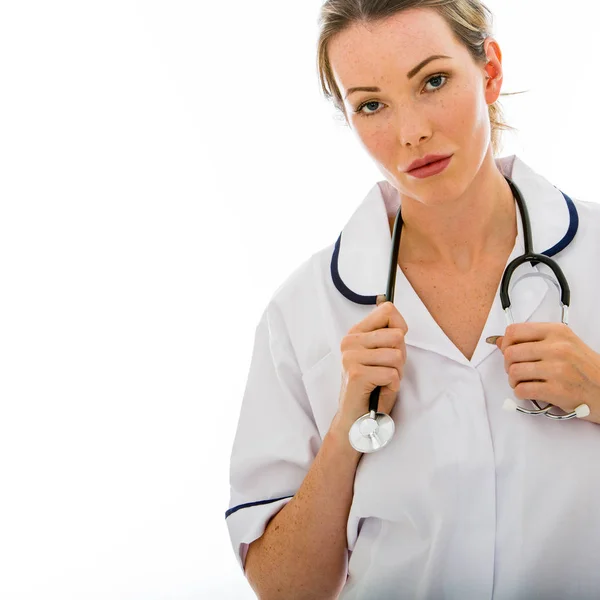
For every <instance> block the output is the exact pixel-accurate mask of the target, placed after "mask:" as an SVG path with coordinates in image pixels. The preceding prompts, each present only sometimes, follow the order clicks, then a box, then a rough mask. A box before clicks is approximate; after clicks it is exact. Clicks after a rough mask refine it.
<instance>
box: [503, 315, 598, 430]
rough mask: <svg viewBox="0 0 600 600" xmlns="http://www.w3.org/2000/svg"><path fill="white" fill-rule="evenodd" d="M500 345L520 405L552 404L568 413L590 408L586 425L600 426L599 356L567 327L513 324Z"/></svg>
mask: <svg viewBox="0 0 600 600" xmlns="http://www.w3.org/2000/svg"><path fill="white" fill-rule="evenodd" d="M496 346H497V347H498V348H499V349H500V351H501V352H502V354H503V355H504V370H505V371H506V372H507V373H508V381H509V383H510V386H511V387H512V388H513V389H514V394H515V396H516V397H517V398H519V399H521V400H528V399H532V400H538V401H539V402H543V403H548V402H549V403H550V404H553V405H554V406H557V407H558V408H561V409H562V410H564V411H566V412H571V411H573V410H575V409H576V408H577V407H578V406H579V405H580V404H587V405H588V406H589V407H590V415H589V416H587V417H584V418H583V419H582V420H583V421H591V422H593V423H598V424H600V354H599V353H598V352H595V351H594V350H592V349H591V348H590V347H589V346H587V345H586V344H584V343H583V341H582V340H581V339H580V338H579V337H577V335H575V333H573V330H572V329H570V328H569V326H568V325H565V324H564V323H514V324H513V325H509V326H508V327H507V328H506V331H505V333H504V335H503V336H500V337H499V338H498V339H497V340H496Z"/></svg>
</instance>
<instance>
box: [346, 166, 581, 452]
mask: <svg viewBox="0 0 600 600" xmlns="http://www.w3.org/2000/svg"><path fill="white" fill-rule="evenodd" d="M504 178H505V179H506V181H507V182H508V184H509V186H510V188H511V190H512V193H513V196H514V198H515V199H516V201H517V205H518V206H519V211H520V213H521V221H522V224H523V237H524V238H525V253H524V254H522V255H521V256H519V257H517V258H515V259H514V260H513V261H511V262H510V263H509V265H508V266H507V267H506V269H505V270H504V273H503V275H502V281H501V284H500V300H501V302H502V308H503V310H504V314H505V316H506V323H507V326H508V325H511V324H513V323H514V320H513V315H512V311H511V303H510V297H509V285H510V279H511V277H512V275H513V273H514V272H515V270H516V269H517V268H518V267H519V266H520V265H522V264H523V263H525V262H527V261H529V262H531V266H532V267H534V266H535V265H536V264H537V263H540V262H541V263H543V264H545V265H546V266H547V267H548V268H549V269H550V270H551V271H552V272H553V273H554V275H555V277H556V279H557V280H558V283H557V282H556V281H555V280H554V279H553V278H552V277H550V276H549V275H546V274H545V273H528V274H526V275H524V276H523V277H521V278H520V279H519V280H518V281H520V280H521V279H523V278H525V277H532V276H537V277H544V278H545V279H547V280H549V281H551V282H552V283H553V284H554V285H555V286H556V287H557V289H558V291H559V293H560V303H561V308H562V317H561V320H562V323H564V324H565V325H568V318H569V305H570V302H571V291H570V289H569V284H568V283H567V279H566V277H565V275H564V273H563V272H562V269H561V268H560V267H559V266H558V264H557V263H556V262H555V261H554V260H552V259H551V258H550V257H549V256H546V255H545V254H536V253H534V252H533V251H532V247H533V241H532V234H531V223H530V220H529V211H528V210H527V206H526V204H525V201H524V200H523V196H522V194H521V192H520V190H519V188H518V187H517V186H516V185H515V183H514V182H513V181H512V180H511V179H510V178H509V177H507V176H506V175H504ZM401 209H402V206H400V207H399V208H398V212H397V213H396V220H395V222H394V229H393V233H392V252H391V256H390V267H389V274H388V282H387V290H386V293H385V301H387V302H394V291H395V287H396V273H397V270H398V251H399V248H400V234H401V231H402V224H403V221H402V214H401ZM380 390H381V388H380V387H376V388H375V389H374V390H373V391H372V392H371V395H370V397H369V412H368V413H367V414H365V415H363V416H362V417H359V418H358V419H357V420H356V421H355V422H354V423H353V425H352V427H351V428H350V432H349V434H348V435H349V438H350V444H351V445H352V447H353V448H354V449H355V450H358V451H359V452H364V453H370V452H376V451H377V450H381V449H382V448H384V447H385V446H387V444H389V442H390V440H391V439H392V437H393V436H394V431H395V426H394V421H393V419H392V418H391V417H390V416H389V415H388V414H386V413H382V412H378V410H377V409H378V405H379V393H380ZM528 401H529V402H532V403H533V404H534V405H535V406H536V408H535V409H527V408H523V407H522V406H519V405H518V404H517V403H516V402H515V401H514V400H512V399H511V398H507V399H506V400H505V402H504V406H503V408H504V409H506V410H510V411H518V412H522V413H525V414H528V415H545V416H546V417H548V418H550V419H555V420H565V419H573V418H574V417H577V418H580V419H581V418H583V417H587V416H588V415H589V414H590V408H589V406H588V405H587V404H581V405H580V406H578V407H577V408H576V409H575V410H574V411H572V412H570V413H565V414H556V413H552V412H550V411H551V409H553V408H557V407H555V406H553V405H552V404H548V406H545V407H544V408H542V407H541V406H540V405H539V404H538V401H537V400H532V399H530V400H528ZM559 410H560V409H559ZM563 412H564V411H563Z"/></svg>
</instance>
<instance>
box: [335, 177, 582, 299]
mask: <svg viewBox="0 0 600 600" xmlns="http://www.w3.org/2000/svg"><path fill="white" fill-rule="evenodd" d="M555 187H556V186H555ZM556 189H558V188H556ZM559 191H560V193H561V194H562V195H563V197H564V198H565V201H566V203H567V207H568V209H569V228H568V229H567V233H566V234H565V236H564V237H563V239H562V240H560V242H558V244H555V245H554V246H552V248H549V249H548V250H545V251H544V252H542V254H544V255H545V256H548V257H551V256H554V255H555V254H558V253H559V252H561V251H562V250H564V249H565V248H566V247H567V246H568V245H569V244H570V243H571V242H572V241H573V238H574V237H575V234H576V233H577V229H578V228H579V214H578V213H577V208H576V207H575V203H574V202H573V200H571V198H569V196H567V194H565V193H564V192H563V191H561V190H559ZM341 241H342V234H341V233H340V236H339V237H338V239H337V242H336V243H335V248H334V250H333V255H332V257H331V279H332V280H333V284H334V285H335V287H336V288H337V290H338V292H339V293H340V294H342V296H344V297H346V298H347V299H348V300H351V301H352V302H355V303H356V304H367V305H368V304H377V295H375V296H361V295H360V294H357V293H356V292H353V291H352V290H351V289H350V288H349V287H348V286H347V285H346V284H345V283H344V282H343V281H342V278H341V277H340V272H339V266H338V261H339V255H340V245H341Z"/></svg>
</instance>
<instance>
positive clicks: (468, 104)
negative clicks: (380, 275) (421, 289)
mask: <svg viewBox="0 0 600 600" xmlns="http://www.w3.org/2000/svg"><path fill="white" fill-rule="evenodd" d="M484 49H485V52H486V54H487V59H488V62H487V64H484V63H476V62H475V61H474V60H473V58H472V57H471V55H470V54H469V52H468V50H467V49H466V48H465V47H464V46H463V45H462V44H461V43H460V42H459V41H457V40H456V39H455V38H454V37H453V34H452V31H451V29H450V28H449V26H448V25H447V24H446V22H445V21H444V19H443V18H442V17H441V16H440V15H438V14H437V13H436V12H435V11H434V10H433V9H430V8H425V9H410V10H407V11H403V12H400V13H398V14H396V15H394V16H393V17H390V18H388V19H386V20H383V21H380V22H377V23H369V24H367V25H364V24H353V25H352V26H351V27H349V28H348V29H347V30H345V31H343V32H341V33H339V34H337V35H336V36H335V37H334V38H332V40H331V41H330V45H329V59H330V62H331V65H332V71H333V74H334V77H335V80H336V83H337V85H338V88H339V90H340V92H341V94H342V97H344V96H345V95H346V91H347V90H348V89H349V88H350V87H355V86H373V87H375V86H377V87H379V88H380V89H381V91H380V92H365V91H359V92H354V93H353V94H351V95H350V96H349V97H348V98H347V99H345V100H344V110H345V113H346V116H347V121H348V124H349V126H350V128H351V129H352V131H353V132H354V133H355V135H356V136H357V138H358V140H359V142H360V143H361V145H362V147H363V148H364V149H365V150H366V152H367V154H368V155H369V156H370V157H371V158H372V160H373V161H374V162H375V164H376V165H377V167H378V169H379V170H380V171H381V173H382V174H383V175H384V176H385V178H386V179H387V181H389V183H390V184H391V185H392V186H394V188H396V189H397V190H398V192H399V194H400V196H401V200H402V216H403V220H404V228H403V232H402V238H401V247H400V254H401V255H402V256H403V260H405V261H406V262H407V263H408V262H411V261H413V260H414V261H417V260H418V261H419V262H421V263H431V264H438V265H439V264H442V263H443V264H446V266H447V267H449V268H457V269H459V270H460V271H462V272H464V271H465V270H468V269H471V268H475V267H476V265H477V264H478V263H479V264H481V263H482V262H483V261H485V260H489V258H490V256H496V255H497V254H498V252H499V251H502V252H504V249H505V248H506V247H507V246H510V247H512V242H514V238H515V236H516V233H517V228H516V209H515V203H514V199H513V197H512V193H511V190H510V188H509V186H508V184H507V182H506V181H505V179H504V177H503V176H502V174H501V173H500V171H499V170H498V168H497V166H496V164H495V162H494V155H493V151H492V148H491V144H490V140H491V127H490V122H489V114H488V105H489V104H493V103H494V102H495V101H496V100H497V99H498V97H499V95H500V91H501V87H502V63H501V60H502V54H501V51H500V47H499V45H498V43H497V42H496V41H495V40H494V39H493V38H491V37H488V38H487V39H486V40H485V44H484ZM432 54H444V55H447V56H449V57H451V58H450V59H438V60H435V61H432V62H430V63H429V64H428V65H427V66H425V67H424V68H423V69H422V70H421V71H419V72H418V73H417V75H415V76H414V77H413V78H412V79H410V80H409V79H407V73H408V72H409V71H410V70H411V69H413V68H414V67H415V66H416V65H417V64H419V63H420V62H421V61H422V60H423V59H425V58H427V57H429V56H431V55H432ZM438 74H442V75H448V76H449V78H445V77H438V78H435V76H436V75H438ZM432 78H433V79H432ZM365 102H366V103H368V106H366V107H365V106H364V103H365ZM361 105H363V108H362V109H361V110H362V113H363V114H357V113H356V112H355V111H356V110H357V109H358V108H359V107H360V106H361ZM365 113H374V114H371V115H370V116H364V114H365ZM427 154H444V155H446V154H454V156H453V158H452V161H451V163H450V165H449V166H448V167H447V168H446V170H445V171H443V172H442V173H440V174H438V175H435V176H433V177H429V178H426V179H417V178H414V177H412V176H410V175H408V174H407V173H405V172H404V171H405V170H406V169H407V168H408V166H409V165H410V163H412V162H413V160H415V159H416V158H421V157H423V156H425V155H427ZM465 232H468V235H465Z"/></svg>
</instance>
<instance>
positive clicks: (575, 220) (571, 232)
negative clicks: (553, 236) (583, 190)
mask: <svg viewBox="0 0 600 600" xmlns="http://www.w3.org/2000/svg"><path fill="white" fill-rule="evenodd" d="M555 187H556V186H555ZM556 189H557V190H558V188H556ZM559 191H560V193H561V194H562V195H563V196H564V197H565V200H566V201H567V206H568V208H569V229H567V233H565V237H564V238H563V239H562V240H560V242H558V244H555V245H554V246H552V248H550V249H549V250H546V251H545V252H542V254H544V255H546V256H554V255H555V254H558V253H559V252H560V251H561V250H564V249H565V248H566V247H567V246H568V245H569V244H570V243H571V242H572V241H573V238H574V237H575V234H576V233H577V229H579V214H578V213H577V208H576V207H575V203H574V202H573V200H571V198H569V196H567V195H566V194H565V193H564V192H563V191H561V190H559Z"/></svg>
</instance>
